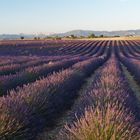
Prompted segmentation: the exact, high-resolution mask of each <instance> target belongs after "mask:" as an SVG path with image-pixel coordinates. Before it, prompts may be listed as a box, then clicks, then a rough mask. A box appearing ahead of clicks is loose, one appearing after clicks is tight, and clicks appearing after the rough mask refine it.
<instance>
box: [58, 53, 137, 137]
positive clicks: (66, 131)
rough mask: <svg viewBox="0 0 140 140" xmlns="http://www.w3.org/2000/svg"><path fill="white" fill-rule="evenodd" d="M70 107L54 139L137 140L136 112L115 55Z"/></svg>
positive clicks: (130, 92) (133, 101)
mask: <svg viewBox="0 0 140 140" xmlns="http://www.w3.org/2000/svg"><path fill="white" fill-rule="evenodd" d="M92 83H93V84H92V85H91V87H90V88H88V89H87V92H86V93H85V94H84V95H82V96H81V97H80V99H79V101H78V103H76V104H75V106H74V107H73V108H72V111H71V113H70V114H69V116H70V120H69V121H68V122H67V125H66V126H65V128H63V129H62V130H61V131H60V135H59V136H58V137H57V138H56V139H57V140H97V139H99V140H134V139H135V140H139V139H140V135H139V134H140V130H139V126H138V125H137V124H136V120H137V118H139V116H138V115H137V113H136V111H137V109H139V108H138V107H136V106H137V104H136V102H135V97H133V93H132V91H131V90H130V88H129V85H128V83H127V82H126V79H125V78H124V75H123V74H122V71H121V67H120V64H119V62H118V61H117V60H116V58H115V56H114V55H112V57H111V58H110V59H109V60H108V62H107V63H106V64H105V65H104V66H103V67H102V68H100V69H99V70H98V72H97V73H96V77H95V80H94V81H92Z"/></svg>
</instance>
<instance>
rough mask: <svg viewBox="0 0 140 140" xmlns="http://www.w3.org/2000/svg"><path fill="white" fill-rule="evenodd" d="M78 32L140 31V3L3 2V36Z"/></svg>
mask: <svg viewBox="0 0 140 140" xmlns="http://www.w3.org/2000/svg"><path fill="white" fill-rule="evenodd" d="M75 29H87V30H125V29H140V0H0V34H1V33H54V32H65V31H69V30H75Z"/></svg>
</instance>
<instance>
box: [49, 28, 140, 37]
mask: <svg viewBox="0 0 140 140" xmlns="http://www.w3.org/2000/svg"><path fill="white" fill-rule="evenodd" d="M92 33H94V34H95V35H96V36H100V35H104V36H127V35H134V36H139V35H140V30H122V31H91V30H73V31H69V32H66V33H60V34H52V35H50V36H58V37H64V36H70V35H75V36H85V37H86V36H89V35H90V34H92Z"/></svg>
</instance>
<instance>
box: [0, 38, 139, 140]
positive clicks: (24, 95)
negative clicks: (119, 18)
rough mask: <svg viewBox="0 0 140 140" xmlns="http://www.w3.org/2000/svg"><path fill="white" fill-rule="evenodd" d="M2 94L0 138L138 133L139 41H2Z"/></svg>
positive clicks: (105, 138)
mask: <svg viewBox="0 0 140 140" xmlns="http://www.w3.org/2000/svg"><path fill="white" fill-rule="evenodd" d="M0 96H1V97H0V140H140V41H139V40H53V41H52V40H46V41H42V40H39V41H35V40H34V41H33V40H30V41H29V40H23V41H21V40H20V41H18V40H16V41H1V42H0Z"/></svg>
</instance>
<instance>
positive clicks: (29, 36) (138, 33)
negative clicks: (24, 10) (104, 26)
mask: <svg viewBox="0 0 140 140" xmlns="http://www.w3.org/2000/svg"><path fill="white" fill-rule="evenodd" d="M92 33H93V34H95V35H96V36H100V35H104V36H127V35H133V36H140V29H139V30H122V31H91V30H73V31H69V32H65V33H58V34H51V35H45V34H39V35H34V34H0V39H20V37H21V36H24V38H25V39H32V38H34V37H36V36H37V37H40V38H45V37H47V36H50V37H55V36H58V37H64V36H70V35H75V36H84V37H86V36H89V35H91V34H92Z"/></svg>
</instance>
